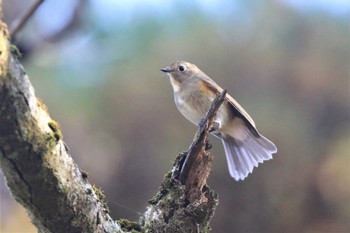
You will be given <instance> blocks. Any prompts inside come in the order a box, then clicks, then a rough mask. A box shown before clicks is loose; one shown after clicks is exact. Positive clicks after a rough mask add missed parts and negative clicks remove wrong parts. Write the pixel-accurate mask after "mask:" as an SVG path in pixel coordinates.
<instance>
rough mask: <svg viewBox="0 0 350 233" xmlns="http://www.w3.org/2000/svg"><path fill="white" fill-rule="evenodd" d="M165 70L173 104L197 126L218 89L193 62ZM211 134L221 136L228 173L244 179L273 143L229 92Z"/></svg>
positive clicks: (268, 155)
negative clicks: (173, 100) (172, 95)
mask: <svg viewBox="0 0 350 233" xmlns="http://www.w3.org/2000/svg"><path fill="white" fill-rule="evenodd" d="M161 71H163V72H165V73H166V74H167V75H168V76H169V78H170V82H171V85H172V87H173V90H174V99H175V104H176V106H177V108H178V109H179V111H180V112H181V113H182V115H184V116H185V117H186V118H187V119H188V120H189V121H191V122H192V123H193V124H195V125H199V123H200V122H201V120H202V119H203V118H204V117H205V116H206V113H207V112H208V111H209V108H210V106H211V103H212V101H213V100H214V99H215V97H216V95H217V94H218V93H220V92H222V90H223V89H222V88H221V87H220V86H219V85H218V84H216V83H215V82H214V81H213V80H212V79H211V78H209V77H208V76H207V75H206V74H205V73H204V72H202V71H201V70H200V69H199V68H198V67H197V66H195V65H194V64H191V63H188V62H185V61H176V62H174V63H171V64H170V65H168V66H167V67H166V68H162V69H161ZM213 128H214V130H213V131H212V132H211V134H213V135H214V136H216V137H218V138H220V139H221V141H222V143H223V145H224V149H225V153H226V158H227V163H228V169H229V172H230V175H231V176H232V177H233V178H234V179H235V180H243V179H245V178H246V177H247V176H248V174H249V173H251V172H252V171H253V168H254V167H257V166H258V164H259V163H262V162H263V161H265V160H269V159H272V154H273V153H276V152H277V148H276V146H275V145H274V144H273V143H272V142H271V141H270V140H268V139H267V138H265V137H264V136H262V135H261V134H260V133H259V132H258V130H257V129H256V126H255V123H254V121H253V119H252V118H251V117H250V116H249V115H248V113H247V112H246V111H245V110H244V109H243V107H242V106H241V105H240V104H238V103H237V101H236V100H234V99H233V98H232V97H231V96H230V95H229V94H226V98H225V101H224V102H223V104H222V105H221V106H220V108H219V110H218V112H217V114H216V118H215V121H214V126H213Z"/></svg>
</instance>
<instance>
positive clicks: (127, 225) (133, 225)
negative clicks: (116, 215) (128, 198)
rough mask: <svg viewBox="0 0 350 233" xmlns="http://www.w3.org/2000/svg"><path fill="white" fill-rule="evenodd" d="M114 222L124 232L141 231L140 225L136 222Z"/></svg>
mask: <svg viewBox="0 0 350 233" xmlns="http://www.w3.org/2000/svg"><path fill="white" fill-rule="evenodd" d="M116 222H117V223H118V224H119V226H120V227H121V228H122V229H123V230H126V231H130V232H135V233H136V232H140V231H141V230H142V229H141V225H140V224H139V223H137V222H132V221H129V220H127V219H118V220H116Z"/></svg>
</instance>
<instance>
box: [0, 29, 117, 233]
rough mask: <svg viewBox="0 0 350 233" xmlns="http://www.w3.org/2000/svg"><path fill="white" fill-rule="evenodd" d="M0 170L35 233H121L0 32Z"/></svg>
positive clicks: (6, 36) (4, 36) (5, 36)
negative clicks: (28, 218)
mask: <svg viewBox="0 0 350 233" xmlns="http://www.w3.org/2000/svg"><path fill="white" fill-rule="evenodd" d="M0 34H1V35H0V61H1V64H0V166H1V170H2V172H3V174H4V176H5V179H6V183H7V185H8V187H9V188H10V190H11V193H12V195H13V197H14V198H15V199H16V200H17V201H18V202H19V203H21V204H22V205H23V206H24V207H25V208H26V209H27V210H28V213H29V215H30V217H31V219H32V221H33V223H34V224H35V225H36V226H37V227H38V230H39V231H40V232H64V233H66V232H121V230H120V227H119V226H118V225H117V224H116V223H115V222H114V221H113V220H112V219H111V217H110V216H109V215H108V213H107V212H108V211H107V210H106V208H105V207H104V203H103V201H102V200H100V199H99V196H98V195H97V194H96V192H95V191H96V189H94V188H93V187H92V186H91V185H90V184H89V183H88V182H87V180H86V179H84V176H83V174H82V173H81V172H80V171H79V169H78V167H77V165H76V164H75V163H74V162H73V160H72V158H71V156H70V155H69V154H68V153H67V149H66V146H65V144H64V142H63V141H62V134H61V133H60V130H59V127H58V125H57V123H55V121H54V120H52V119H51V118H50V116H49V115H48V113H47V111H46V109H45V107H44V105H43V104H41V103H40V102H39V101H38V100H37V99H36V97H35V95H34V89H33V87H32V85H31V83H30V82H29V80H28V77H27V75H26V74H25V72H24V70H23V67H22V66H21V65H20V63H19V61H18V60H17V58H16V55H14V54H12V53H11V52H10V47H11V45H10V43H9V41H8V31H7V27H6V25H5V24H3V23H2V24H1V28H0Z"/></svg>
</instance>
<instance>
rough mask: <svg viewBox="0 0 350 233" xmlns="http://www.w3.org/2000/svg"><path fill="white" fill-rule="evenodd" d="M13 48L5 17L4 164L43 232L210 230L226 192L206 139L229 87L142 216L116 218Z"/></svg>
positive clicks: (0, 100)
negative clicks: (215, 177)
mask: <svg viewBox="0 0 350 233" xmlns="http://www.w3.org/2000/svg"><path fill="white" fill-rule="evenodd" d="M0 6H1V0H0ZM0 9H1V7H0ZM0 13H1V10H0ZM0 18H1V15H0ZM10 48H11V45H10V43H9V33H8V30H7V26H6V25H5V24H4V23H2V22H0V167H1V170H2V172H3V174H4V177H5V180H6V183H7V185H8V187H9V189H10V190H11V193H12V195H13V197H14V198H15V199H16V201H18V202H19V203H20V204H22V205H23V206H24V207H25V208H26V209H27V211H28V213H29V216H30V218H31V220H32V222H33V223H34V224H35V225H36V226H37V228H38V230H39V232H70V233H74V232H196V233H197V232H207V231H209V229H210V227H209V223H210V220H211V218H212V217H213V215H214V210H215V208H216V206H217V204H218V197H217V194H216V193H215V192H214V191H212V190H211V189H210V188H209V187H208V186H207V185H206V179H207V177H208V175H209V172H210V169H211V161H212V157H211V155H210V153H209V152H208V151H206V150H205V145H206V142H207V137H208V133H209V130H210V128H211V127H212V124H213V121H214V117H215V114H216V111H217V109H218V108H219V106H220V104H221V103H222V101H223V99H224V96H225V93H226V92H225V91H224V92H223V93H221V94H220V95H219V96H218V97H217V98H216V100H215V101H214V103H213V105H212V108H211V110H210V111H209V113H208V114H207V116H206V118H205V120H204V122H203V124H202V125H201V127H200V129H199V130H198V132H197V134H196V136H195V138H194V141H193V142H192V144H191V146H190V148H189V150H188V151H187V152H185V153H182V154H180V155H179V156H178V158H177V159H176V161H175V164H174V167H173V168H172V170H171V171H170V172H169V173H168V174H167V175H166V177H165V179H164V181H163V183H162V185H161V187H160V191H159V192H158V194H157V195H156V196H155V197H154V198H152V200H150V201H149V206H148V207H147V208H146V212H145V213H144V215H143V216H142V217H141V219H140V222H139V223H134V222H130V221H128V220H118V221H117V222H115V221H113V220H112V218H111V217H110V216H109V214H108V209H107V206H106V203H105V202H104V201H103V193H102V192H101V191H100V190H98V189H96V188H94V187H93V186H92V185H91V184H90V183H89V182H88V181H87V180H86V174H84V173H81V172H80V170H79V168H78V166H77V165H76V164H75V163H74V161H73V159H72V158H71V156H70V155H69V154H68V150H67V147H66V146H65V144H64V142H63V140H62V137H63V136H62V133H61V132H60V129H59V127H58V125H57V123H56V122H55V121H54V120H52V119H51V117H50V116H49V114H48V112H47V110H46V107H45V106H44V105H43V104H42V103H41V102H40V101H38V99H37V98H36V97H35V94H34V89H33V87H32V85H31V83H30V81H29V79H28V77H27V75H26V74H25V71H24V69H23V67H22V66H21V65H20V63H19V61H18V59H17V57H16V55H15V54H13V53H11V51H10ZM180 180H181V181H180Z"/></svg>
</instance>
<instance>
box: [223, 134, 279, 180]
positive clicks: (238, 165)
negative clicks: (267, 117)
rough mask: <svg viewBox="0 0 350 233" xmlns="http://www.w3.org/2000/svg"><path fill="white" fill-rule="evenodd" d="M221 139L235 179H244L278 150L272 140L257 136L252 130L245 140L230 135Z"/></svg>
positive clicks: (229, 167)
mask: <svg viewBox="0 0 350 233" xmlns="http://www.w3.org/2000/svg"><path fill="white" fill-rule="evenodd" d="M247 130H249V129H247ZM221 140H222V143H223V145H224V149H225V153H226V158H227V164H228V169H229V172H230V175H231V176H232V177H233V178H234V179H235V180H244V179H245V178H246V177H247V176H248V175H249V173H252V171H253V169H254V167H258V165H259V163H262V162H263V161H265V160H269V159H272V154H273V153H276V152H277V148H276V146H275V145H274V144H273V143H272V142H271V141H270V140H268V139H267V138H265V137H264V136H262V135H260V137H259V138H258V137H255V136H254V135H253V134H251V133H250V132H249V133H248V135H247V137H246V138H245V139H244V140H243V141H239V140H235V139H234V138H233V137H231V136H229V135H223V136H222V138H221Z"/></svg>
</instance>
